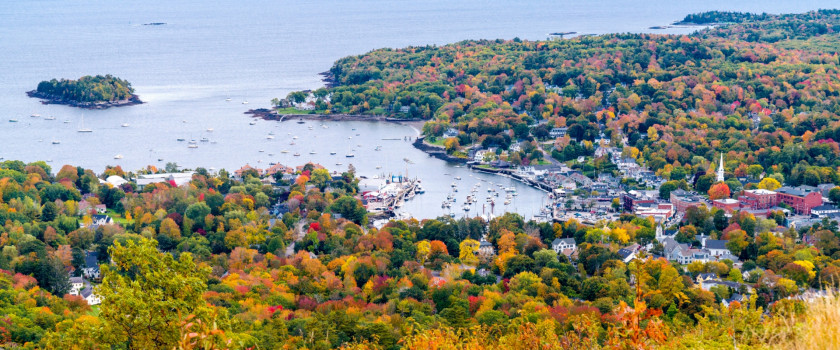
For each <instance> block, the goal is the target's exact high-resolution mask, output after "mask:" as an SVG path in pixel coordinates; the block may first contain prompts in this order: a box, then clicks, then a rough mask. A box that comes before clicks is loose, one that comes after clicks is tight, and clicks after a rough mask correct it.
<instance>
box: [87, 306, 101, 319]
mask: <svg viewBox="0 0 840 350" xmlns="http://www.w3.org/2000/svg"><path fill="white" fill-rule="evenodd" d="M88 315H90V316H94V317H98V316H99V305H93V306H91V307H90V312H88Z"/></svg>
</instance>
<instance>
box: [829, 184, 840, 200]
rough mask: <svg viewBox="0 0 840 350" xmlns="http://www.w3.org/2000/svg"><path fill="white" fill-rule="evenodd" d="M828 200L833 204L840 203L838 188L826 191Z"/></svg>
mask: <svg viewBox="0 0 840 350" xmlns="http://www.w3.org/2000/svg"><path fill="white" fill-rule="evenodd" d="M828 199H830V200H831V201H832V202H834V204H838V203H840V187H834V188H832V189H831V190H829V191H828Z"/></svg>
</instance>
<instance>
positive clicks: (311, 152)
mask: <svg viewBox="0 0 840 350" xmlns="http://www.w3.org/2000/svg"><path fill="white" fill-rule="evenodd" d="M309 154H317V153H316V152H315V151H309Z"/></svg>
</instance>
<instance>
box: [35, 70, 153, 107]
mask: <svg viewBox="0 0 840 350" xmlns="http://www.w3.org/2000/svg"><path fill="white" fill-rule="evenodd" d="M26 94H27V95H29V97H36V98H41V99H43V101H41V102H42V103H44V104H50V103H55V104H66V105H70V106H74V107H81V108H91V109H105V108H110V107H120V106H130V105H135V104H141V103H143V101H140V98H139V97H138V96H137V95H135V94H134V88H132V87H131V83H129V82H128V81H125V80H123V79H120V78H117V77H114V76H112V75H110V74H108V75H104V76H103V75H96V76H90V75H86V76H83V77H81V78H79V79H78V80H69V79H61V80H56V79H52V80H49V81H47V80H44V81H42V82H40V83H39V84H38V88H37V89H36V90H32V91H28V92H27V93H26Z"/></svg>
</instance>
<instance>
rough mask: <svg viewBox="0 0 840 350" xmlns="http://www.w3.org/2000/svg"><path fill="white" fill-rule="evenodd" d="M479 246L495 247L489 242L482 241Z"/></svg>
mask: <svg viewBox="0 0 840 350" xmlns="http://www.w3.org/2000/svg"><path fill="white" fill-rule="evenodd" d="M478 246H479V247H491V248H492V247H493V245H492V244H490V242H487V241H481V243H479V244H478Z"/></svg>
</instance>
